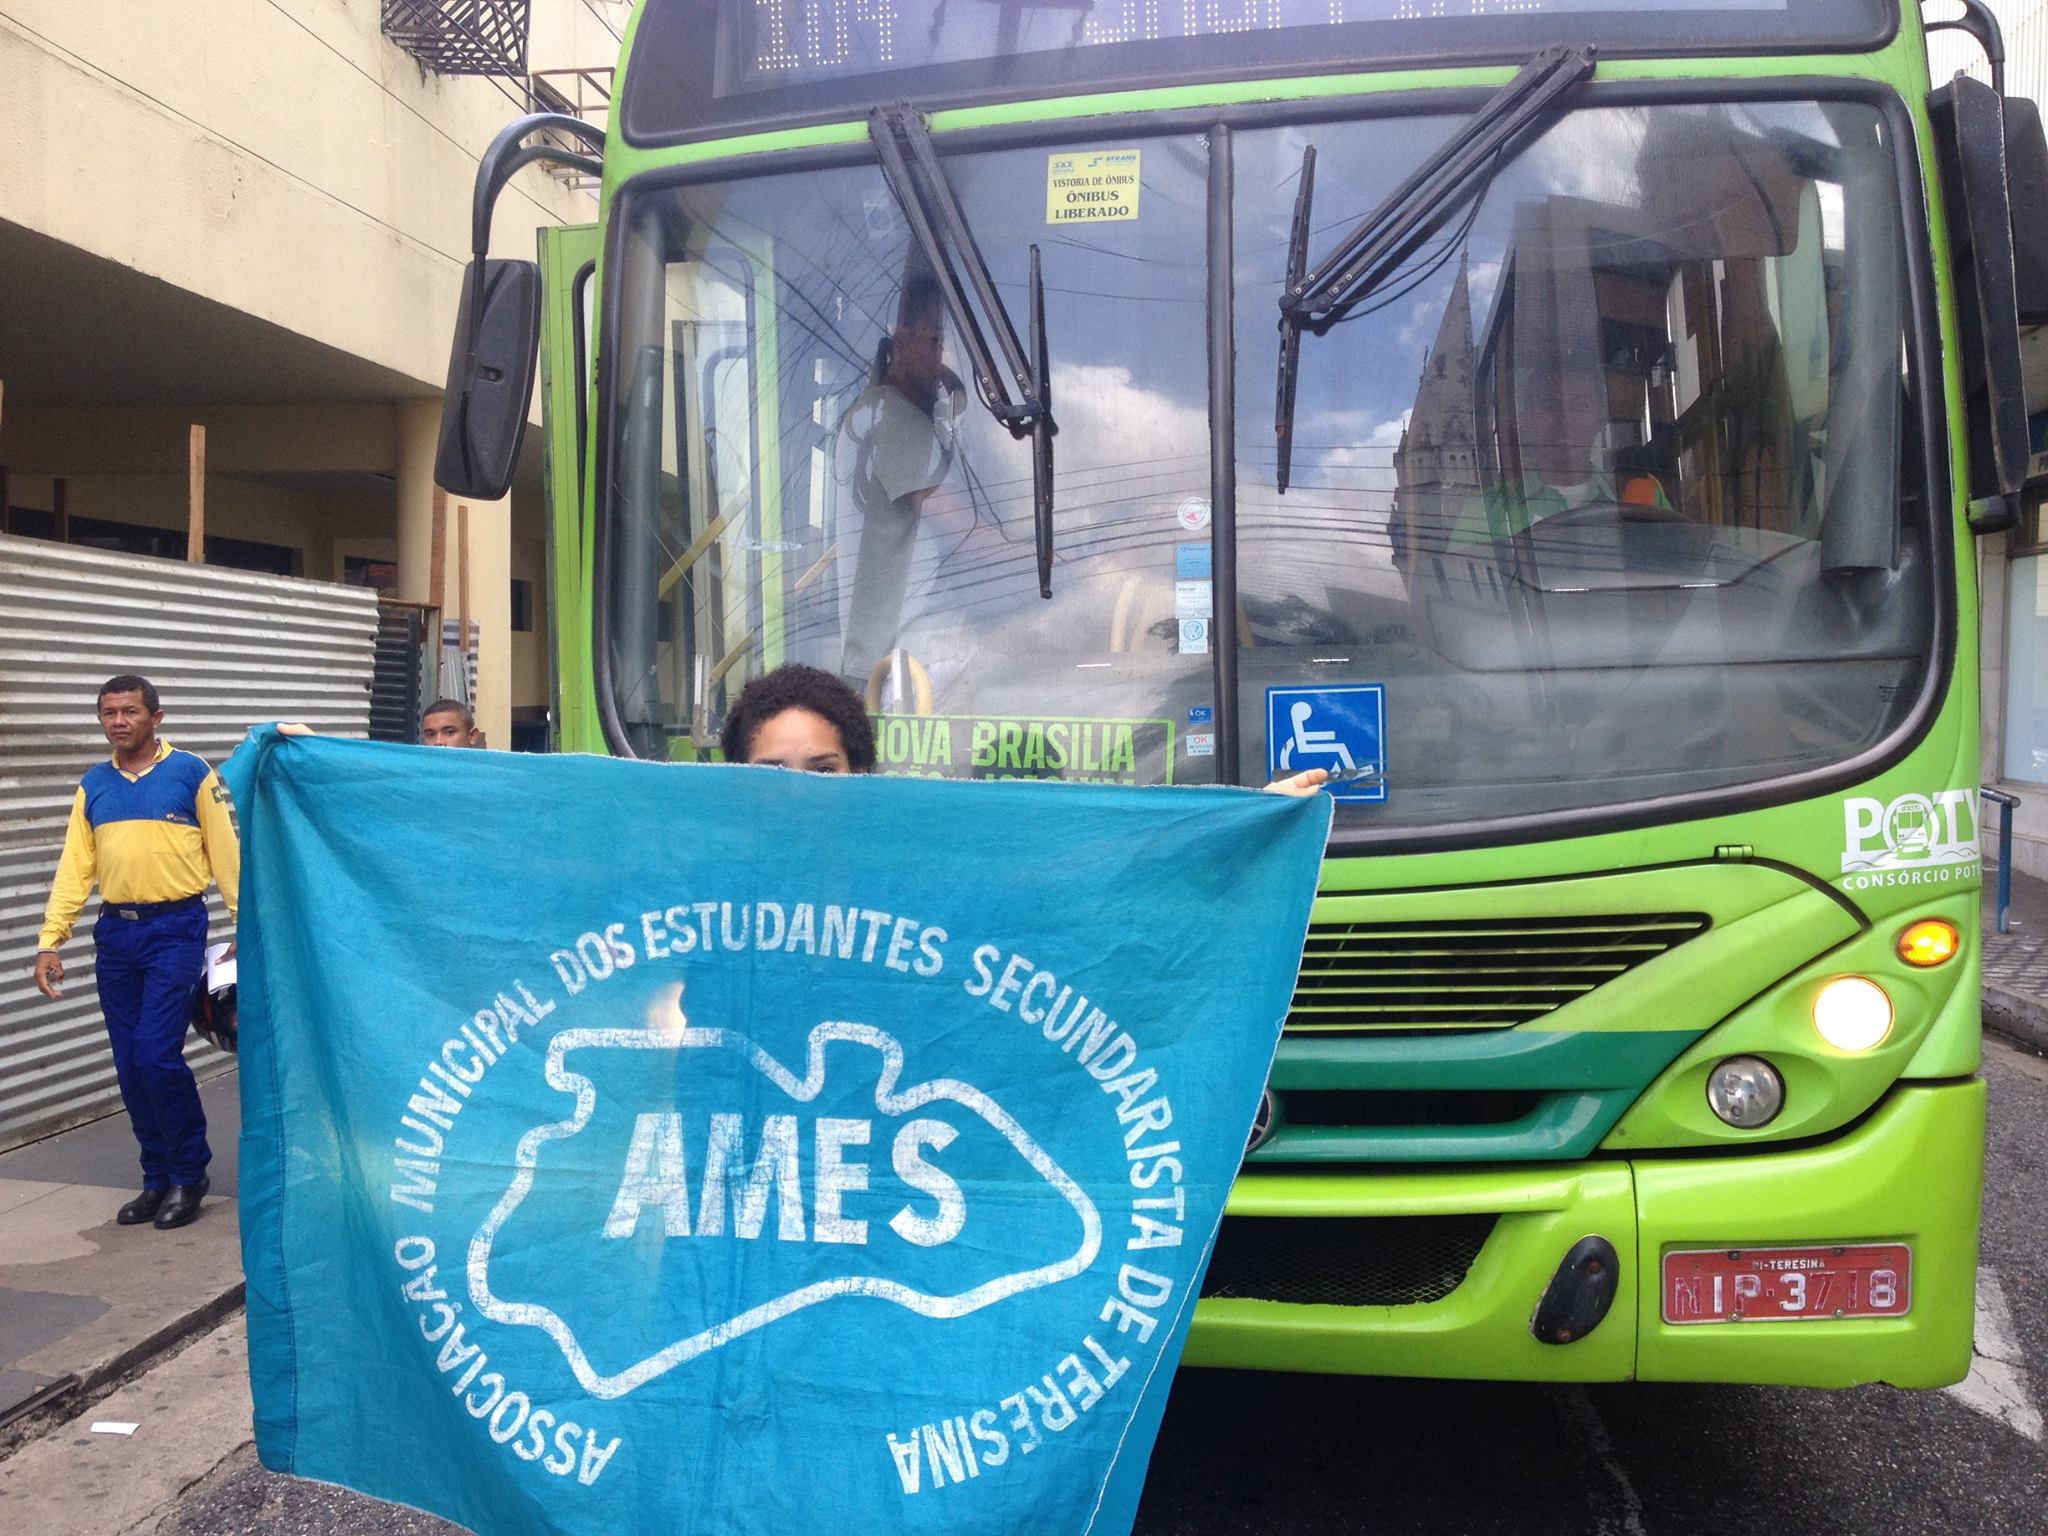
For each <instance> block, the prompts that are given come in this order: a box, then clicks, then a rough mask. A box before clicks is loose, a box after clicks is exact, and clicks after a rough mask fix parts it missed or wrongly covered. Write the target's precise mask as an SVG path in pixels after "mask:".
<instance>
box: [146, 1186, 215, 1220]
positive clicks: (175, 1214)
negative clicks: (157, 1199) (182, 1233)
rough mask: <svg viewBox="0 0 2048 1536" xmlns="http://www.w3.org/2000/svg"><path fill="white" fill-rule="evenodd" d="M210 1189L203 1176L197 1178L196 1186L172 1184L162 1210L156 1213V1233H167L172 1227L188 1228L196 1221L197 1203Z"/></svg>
mask: <svg viewBox="0 0 2048 1536" xmlns="http://www.w3.org/2000/svg"><path fill="white" fill-rule="evenodd" d="M212 1187H213V1186H212V1184H211V1183H209V1182H208V1180H207V1178H206V1175H205V1174H201V1175H200V1176H199V1182H198V1183H197V1184H173V1185H172V1186H171V1193H170V1197H169V1198H168V1199H167V1200H165V1201H164V1208H163V1209H162V1210H161V1211H158V1212H157V1216H156V1229H157V1231H159V1232H168V1231H170V1229H171V1228H173V1227H183V1226H188V1225H190V1224H191V1223H192V1222H195V1221H197V1220H198V1219H199V1202H200V1201H201V1200H203V1199H205V1198H206V1192H207V1190H209V1189H211V1188H212Z"/></svg>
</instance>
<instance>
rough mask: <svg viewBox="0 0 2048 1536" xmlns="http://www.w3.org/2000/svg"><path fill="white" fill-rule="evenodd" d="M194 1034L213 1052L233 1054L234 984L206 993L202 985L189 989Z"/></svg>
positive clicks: (234, 1032) (204, 986) (230, 983)
mask: <svg viewBox="0 0 2048 1536" xmlns="http://www.w3.org/2000/svg"><path fill="white" fill-rule="evenodd" d="M192 1029H193V1032H194V1033H195V1034H197V1035H199V1036H200V1038H202V1039H203V1040H205V1041H206V1042H207V1043H208V1044H210V1045H212V1046H213V1047H214V1048H215V1049H216V1050H222V1051H226V1052H227V1053H228V1054H229V1055H231V1056H232V1055H233V1054H234V1051H235V1040H236V1028H235V984H234V983H233V982H232V981H231V982H229V983H228V984H227V985H226V986H224V987H216V988H214V989H213V990H212V991H208V990H207V987H206V983H205V982H203V981H202V982H201V983H200V984H199V985H198V986H196V987H194V988H193V989H192Z"/></svg>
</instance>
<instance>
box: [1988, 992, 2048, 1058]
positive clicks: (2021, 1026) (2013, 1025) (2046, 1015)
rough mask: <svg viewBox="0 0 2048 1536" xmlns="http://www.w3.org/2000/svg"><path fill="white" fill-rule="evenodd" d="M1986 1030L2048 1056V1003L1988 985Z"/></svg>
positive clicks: (2022, 993)
mask: <svg viewBox="0 0 2048 1536" xmlns="http://www.w3.org/2000/svg"><path fill="white" fill-rule="evenodd" d="M1984 1027H1985V1028H1987V1029H1989V1030H1992V1031H1994V1032H1995V1033H1997V1034H2000V1035H2003V1036H2005V1038H2006V1039H2008V1040H2010V1041H2012V1042H2013V1043H2014V1044H2016V1045H2023V1046H2026V1047H2027V1048H2028V1049H2030V1050H2035V1051H2039V1052H2041V1053H2042V1054H2043V1055H2048V1002H2044V1001H2043V1000H2042V999H2040V998H2037V997H2033V996H2030V995H2029V994H2027V993H2025V992H2012V991H2008V990H2007V989H2006V988H2004V987H2001V986H1999V985H1997V984H1996V983H1994V982H1989V981H1987V982H1985V983H1984Z"/></svg>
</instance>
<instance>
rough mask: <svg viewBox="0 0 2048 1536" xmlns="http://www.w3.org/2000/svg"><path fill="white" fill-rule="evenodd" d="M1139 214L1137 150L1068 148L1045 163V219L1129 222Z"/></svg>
mask: <svg viewBox="0 0 2048 1536" xmlns="http://www.w3.org/2000/svg"><path fill="white" fill-rule="evenodd" d="M1137 217H1138V151H1137V150H1135V149H1083V150H1067V151H1064V152H1062V153H1060V154H1056V155H1052V156H1049V157H1047V160H1046V163H1045V222H1046V223H1048V224H1128V223H1130V222H1131V221H1133V220H1135V219H1136V218H1137Z"/></svg>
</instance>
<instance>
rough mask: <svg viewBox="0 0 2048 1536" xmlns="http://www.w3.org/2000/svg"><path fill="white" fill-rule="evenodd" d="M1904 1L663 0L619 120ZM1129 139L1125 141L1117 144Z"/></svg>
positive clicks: (1706, 35)
mask: <svg viewBox="0 0 2048 1536" xmlns="http://www.w3.org/2000/svg"><path fill="white" fill-rule="evenodd" d="M1897 24H1898V15H1897V9H1896V6H1895V4H1894V3H1893V0H646V3H645V4H644V5H643V6H642V9H641V14H640V20H639V24H638V27H637V29H636V31H635V32H634V33H633V44H632V58H631V60H630V61H629V66H628V68H627V71H626V75H625V81H624V84H623V86H622V88H621V93H620V97H619V101H618V104H617V107H618V110H617V113H616V121H617V123H618V125H619V127H620V129H621V130H622V131H623V133H624V135H625V138H626V140H627V141H628V142H629V143H633V144H640V145H659V144H673V143H681V142H683V141H685V140H688V139H692V138H700V137H704V136H707V135H716V134H719V133H730V132H736V131H742V130H746V129H750V128H756V127H768V126H771V125H794V124H798V123H811V122H826V121H831V120H834V119H844V118H859V117H862V116H864V115H865V114H866V113H867V112H868V111H869V110H870V109H871V108H873V107H875V106H877V105H880V104H883V103H886V102H890V101H898V100H904V99H908V100H911V101H914V102H916V103H917V104H918V105H919V106H921V107H940V106H948V105H961V104H967V103H972V102H977V101H987V100H991V99H998V98H1010V99H1015V98H1018V97H1024V96H1037V95H1044V96H1056V95H1063V94H1072V93H1074V92H1079V91H1089V90H1115V89H1128V88H1133V87H1140V86H1148V85H1168V84H1174V83H1177V82H1192V81H1197V80H1232V79H1237V80H1245V79H1257V78H1262V77H1269V76H1274V75H1288V74H1293V75H1301V74H1318V73H1320V74H1341V73H1345V72H1348V71H1354V70H1364V69H1372V68H1378V67H1385V66H1388V65H1392V64H1396V63H1399V62H1400V61H1402V60H1413V59H1434V60H1439V61H1447V60H1456V59H1469V60H1473V61H1475V62H1476V61H1484V62H1487V63H1493V64H1511V63H1518V62H1522V61H1525V60H1526V59H1528V58H1529V57H1530V56H1531V55H1532V54H1534V53H1536V52H1537V51H1538V50H1540V49H1542V48H1545V47H1548V46H1551V45H1553V44H1567V45H1573V46H1578V45H1589V46H1592V47H1596V48H1598V49H1599V50H1600V52H1601V55H1602V57H1603V58H1614V57H1619V56H1623V55H1630V54H1634V55H1659V54H1695V55H1698V54H1705V55H1719V54H1724V53H1726V52H1728V51H1730V50H1731V49H1734V50H1739V51H1758V50H1791V49H1794V48H1806V47H1811V48H1844V47H1852V46H1853V47H1876V46H1877V45H1878V44H1880V43H1882V42H1883V41H1885V40H1886V39H1887V38H1888V37H1890V36H1891V34H1892V32H1893V30H1894V29H1895V28H1896V27H1897ZM1116 147H1119V148H1121V147H1125V146H1116Z"/></svg>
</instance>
